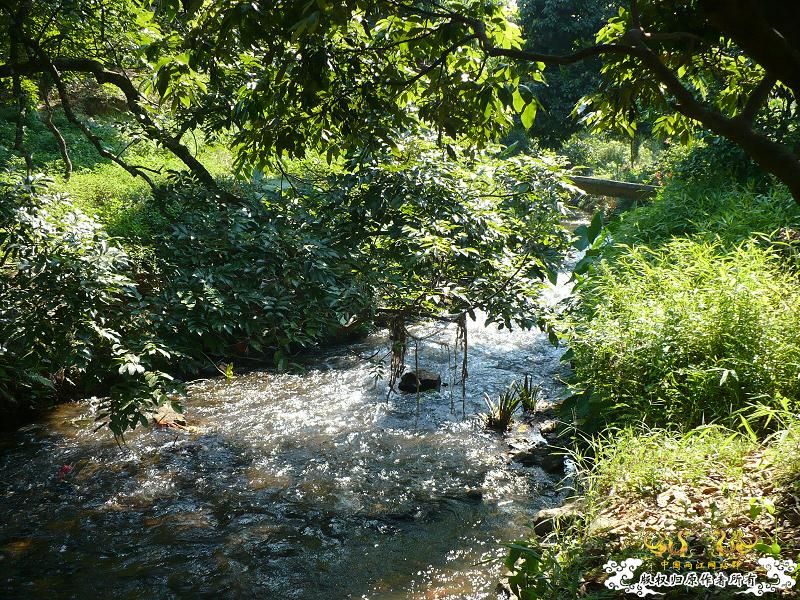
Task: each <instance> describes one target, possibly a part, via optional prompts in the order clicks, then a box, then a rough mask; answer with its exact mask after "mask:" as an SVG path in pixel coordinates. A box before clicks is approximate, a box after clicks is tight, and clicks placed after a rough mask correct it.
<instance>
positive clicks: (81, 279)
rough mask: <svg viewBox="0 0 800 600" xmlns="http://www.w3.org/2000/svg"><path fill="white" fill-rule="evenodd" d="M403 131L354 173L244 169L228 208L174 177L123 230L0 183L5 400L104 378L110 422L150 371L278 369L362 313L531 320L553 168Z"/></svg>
mask: <svg viewBox="0 0 800 600" xmlns="http://www.w3.org/2000/svg"><path fill="white" fill-rule="evenodd" d="M407 144H408V148H407V150H405V151H399V150H395V151H394V152H389V153H387V154H385V155H383V156H382V157H381V158H380V159H377V158H376V159H375V160H374V161H372V162H371V163H369V164H365V165H363V166H362V167H361V168H360V169H359V170H357V171H355V172H350V171H339V170H330V169H328V168H327V167H324V166H321V167H318V168H316V169H312V168H303V167H302V166H299V168H298V169H297V171H298V173H297V174H294V175H288V174H287V178H286V179H281V178H278V179H269V178H262V179H260V180H257V181H255V182H254V183H252V184H251V185H250V186H249V188H248V189H249V191H248V192H247V194H246V195H245V196H244V199H243V200H242V201H241V202H240V203H237V204H235V205H230V204H220V203H219V201H218V199H217V198H216V197H215V196H214V195H213V194H209V193H208V192H206V191H205V190H204V189H203V188H202V187H198V186H197V185H196V184H194V183H192V182H191V181H190V180H186V179H178V180H175V181H173V182H172V183H171V186H170V188H168V190H166V192H165V194H164V196H163V197H165V198H167V200H164V199H160V198H161V196H159V197H158V198H157V199H153V200H150V201H149V202H150V206H149V208H147V211H148V212H149V213H150V215H151V217H150V218H149V223H150V225H149V227H150V231H149V232H148V234H147V237H145V238H142V237H141V236H140V234H141V229H140V228H139V227H138V226H137V225H133V226H131V228H129V229H128V230H127V232H126V233H127V234H129V235H131V236H132V237H131V238H129V239H127V240H115V239H111V238H109V237H108V236H107V234H105V233H104V230H103V227H102V225H101V224H100V223H98V222H96V221H95V220H93V219H91V218H89V217H87V216H86V215H85V214H83V213H81V212H80V211H78V210H77V209H74V208H70V205H71V200H70V199H69V198H68V197H66V196H64V195H59V194H53V193H49V192H47V190H46V187H45V183H46V182H44V181H40V180H38V179H37V180H29V181H28V183H26V184H25V185H22V186H15V187H7V188H6V189H5V192H4V195H3V221H2V223H0V233H2V238H1V239H0V247H2V248H3V249H4V256H5V260H4V263H3V270H2V272H1V273H0V284H2V285H0V296H2V300H3V303H2V309H0V316H1V317H2V326H3V336H2V337H3V339H5V340H6V341H5V342H4V344H3V346H2V349H3V354H2V369H3V377H2V380H3V384H2V386H3V387H2V391H3V395H4V397H5V401H6V403H7V405H8V403H11V402H23V403H30V404H33V405H41V404H42V402H46V401H47V400H49V399H53V398H59V397H61V398H63V397H72V396H74V395H76V394H87V393H97V392H101V391H103V392H104V391H108V390H109V389H111V391H112V394H111V400H110V405H109V406H108V410H107V411H106V412H105V413H104V415H103V417H104V418H105V419H108V422H109V424H110V425H111V428H112V430H113V431H114V432H115V433H117V434H120V433H122V432H123V431H124V430H125V429H126V428H128V427H131V426H133V425H135V424H136V423H137V422H141V421H142V419H143V414H144V412H145V411H147V410H150V409H152V408H153V407H154V406H155V405H156V404H158V403H159V402H163V401H165V400H166V399H167V396H166V395H165V394H167V392H168V391H169V389H171V388H172V387H174V386H173V385H172V384H171V383H169V377H168V376H167V375H166V372H170V373H173V374H176V373H182V374H192V373H197V372H198V371H199V370H203V369H208V368H211V369H214V368H215V364H216V363H217V362H218V361H221V360H224V361H227V362H230V361H233V362H236V363H243V364H245V365H247V364H257V362H256V361H259V360H264V359H268V360H272V361H274V363H275V364H277V365H278V366H281V367H287V366H289V365H290V363H291V360H292V356H293V355H295V354H296V353H297V352H298V351H300V350H302V349H303V348H310V347H313V346H315V345H316V344H318V343H320V342H322V341H325V340H332V339H337V338H338V337H341V336H342V335H347V334H351V333H352V332H354V331H357V330H359V328H362V327H364V326H365V325H367V324H369V323H370V322H371V320H372V319H373V318H374V317H375V316H376V315H378V314H380V313H386V314H391V315H393V316H401V317H403V318H408V317H414V316H420V315H426V316H442V315H445V316H450V317H451V318H454V319H455V318H458V316H459V315H462V314H466V313H470V314H472V313H473V312H474V311H477V310H482V311H484V312H485V313H486V314H487V316H488V318H489V319H490V320H491V321H494V322H497V323H500V324H501V325H502V326H507V327H511V326H512V324H518V325H521V326H523V327H532V326H535V325H543V320H542V316H543V313H542V310H540V306H539V304H538V292H537V290H538V283H539V282H540V281H541V280H543V279H544V278H546V277H548V276H552V273H553V272H554V270H555V265H556V264H557V261H558V258H559V255H560V253H561V252H562V251H563V249H564V248H565V246H566V243H567V236H566V234H565V233H564V231H563V230H562V228H561V226H560V225H559V220H560V217H561V201H562V199H563V197H564V195H565V193H566V188H565V186H564V184H562V183H561V181H560V179H559V176H558V170H559V166H558V164H548V163H545V162H542V161H540V160H535V159H531V158H526V157H517V158H515V159H513V160H503V159H498V158H492V156H490V155H481V156H473V157H472V158H469V159H466V158H462V159H459V158H458V157H454V158H450V157H449V156H448V155H447V154H446V153H443V152H442V151H441V150H437V149H435V147H433V146H432V145H431V144H430V143H429V142H426V141H422V140H412V139H409V140H407ZM101 172H102V171H101ZM117 226H119V225H117ZM121 244H123V245H121ZM142 244H145V245H144V246H143V245H142ZM123 246H126V247H127V248H128V250H127V251H126V250H125V249H123ZM130 252H133V253H134V254H135V255H136V257H135V260H134V258H132V256H131V255H130ZM32 298H33V299H34V301H33V302H32V301H31V299H32ZM173 398H175V399H177V396H173Z"/></svg>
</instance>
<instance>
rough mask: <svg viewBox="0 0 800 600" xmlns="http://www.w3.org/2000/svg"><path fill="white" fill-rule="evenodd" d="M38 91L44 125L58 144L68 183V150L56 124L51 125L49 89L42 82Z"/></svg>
mask: <svg viewBox="0 0 800 600" xmlns="http://www.w3.org/2000/svg"><path fill="white" fill-rule="evenodd" d="M40 89H41V93H42V102H43V103H44V108H45V115H46V117H45V119H44V124H45V126H46V127H47V128H48V129H49V130H50V133H51V134H53V138H55V140H56V144H58V150H59V152H61V160H63V161H64V179H66V180H67V181H69V178H70V175H72V160H70V157H69V149H68V148H67V142H66V141H65V140H64V136H63V135H61V132H60V131H59V129H58V127H56V124H55V123H53V107H52V106H50V88H49V86H48V85H46V84H45V83H44V82H42V85H41V86H40Z"/></svg>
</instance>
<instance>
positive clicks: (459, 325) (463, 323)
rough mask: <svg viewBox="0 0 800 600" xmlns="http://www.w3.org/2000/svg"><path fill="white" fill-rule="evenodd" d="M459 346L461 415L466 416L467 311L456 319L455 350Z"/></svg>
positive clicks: (467, 374) (456, 350)
mask: <svg viewBox="0 0 800 600" xmlns="http://www.w3.org/2000/svg"><path fill="white" fill-rule="evenodd" d="M459 348H461V416H462V418H464V419H465V418H466V416H467V377H468V376H469V373H468V372H467V313H464V314H462V315H461V316H459V317H458V319H456V347H455V352H458V349H459Z"/></svg>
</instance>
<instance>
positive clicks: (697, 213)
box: [611, 182, 800, 246]
mask: <svg viewBox="0 0 800 600" xmlns="http://www.w3.org/2000/svg"><path fill="white" fill-rule="evenodd" d="M798 226H800V207H799V206H798V205H797V203H796V202H795V201H794V199H793V198H792V197H791V195H790V194H789V193H788V192H787V191H786V190H785V189H783V188H773V189H772V190H771V191H770V192H769V193H757V192H756V191H754V190H753V189H742V188H738V187H736V186H734V185H732V184H729V185H728V186H727V187H720V186H718V185H714V184H711V183H709V182H700V183H688V184H687V183H680V182H672V183H670V184H669V185H668V186H667V187H665V188H664V190H663V191H662V192H661V194H659V196H658V198H656V200H654V201H653V202H652V203H650V204H648V205H645V206H641V207H639V208H637V209H636V210H635V211H631V212H629V213H625V214H622V215H620V218H619V221H617V222H616V223H614V224H613V225H612V227H611V231H612V235H613V238H614V239H615V240H618V241H620V242H624V243H627V244H647V245H649V246H655V245H658V244H661V243H664V242H667V241H669V240H670V239H672V238H673V237H677V236H687V235H693V236H701V237H703V238H704V239H707V240H720V241H721V242H722V243H725V244H728V245H736V244H738V243H740V242H742V241H744V240H746V239H749V238H751V237H752V236H753V234H756V233H762V234H765V235H767V234H770V233H771V232H773V231H775V230H777V229H779V228H781V227H793V228H796V227H798Z"/></svg>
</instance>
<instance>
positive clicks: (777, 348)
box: [569, 239, 800, 430]
mask: <svg viewBox="0 0 800 600" xmlns="http://www.w3.org/2000/svg"><path fill="white" fill-rule="evenodd" d="M798 284H800V281H798V279H797V277H796V276H795V275H794V274H792V273H790V272H788V271H786V270H784V269H782V267H781V264H780V261H779V259H778V258H777V257H776V256H775V253H774V252H772V251H771V250H768V249H763V248H760V247H759V246H757V245H755V244H753V243H744V244H742V245H739V246H737V247H735V248H733V249H732V250H726V249H725V248H724V246H723V245H721V244H720V243H718V242H705V241H702V240H697V239H675V240H673V241H671V242H669V243H667V244H665V245H664V246H663V247H661V248H659V249H656V250H653V249H650V248H648V247H646V246H645V247H639V246H634V247H632V246H625V247H621V248H619V249H617V255H616V258H615V259H614V260H613V262H604V263H601V264H599V265H598V266H597V267H596V269H595V272H594V274H593V275H592V277H591V278H590V279H589V280H588V281H586V282H584V284H583V286H582V289H581V299H582V303H583V304H582V308H581V309H580V311H578V312H577V313H575V315H574V317H573V322H572V325H571V330H570V334H569V338H570V346H571V348H572V352H573V354H574V357H573V362H574V364H575V375H574V379H575V383H576V386H579V387H580V388H581V389H586V390H589V391H590V392H589V393H590V396H591V397H589V398H586V399H585V402H587V403H588V404H589V406H588V407H587V408H589V407H590V408H591V409H592V411H593V417H594V418H597V417H598V416H600V417H601V418H602V419H603V421H604V422H607V423H631V422H644V423H646V424H648V425H650V426H654V427H666V426H668V425H669V426H672V427H676V428H679V429H683V430H687V429H691V428H693V427H696V426H698V425H702V424H704V423H710V422H721V423H723V424H725V425H727V426H734V425H735V424H737V423H738V422H739V421H740V418H739V416H738V412H737V411H740V410H742V409H745V408H747V407H748V406H749V405H751V404H753V403H757V402H758V403H765V404H767V405H775V406H778V405H779V402H780V400H781V399H782V398H798V397H800V346H798V345H797V344H796V340H797V339H798V338H800V291H799V290H800V287H799V285H798ZM598 413H599V415H598Z"/></svg>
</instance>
